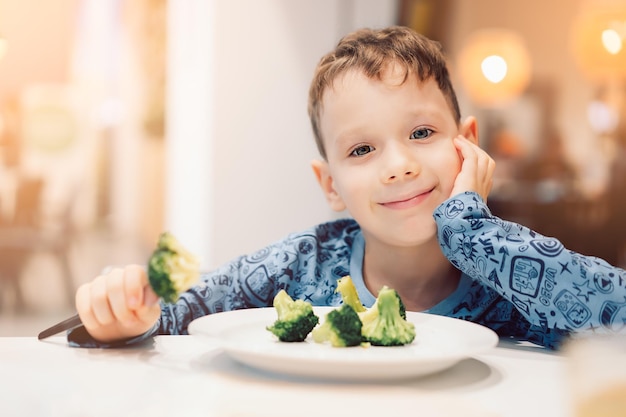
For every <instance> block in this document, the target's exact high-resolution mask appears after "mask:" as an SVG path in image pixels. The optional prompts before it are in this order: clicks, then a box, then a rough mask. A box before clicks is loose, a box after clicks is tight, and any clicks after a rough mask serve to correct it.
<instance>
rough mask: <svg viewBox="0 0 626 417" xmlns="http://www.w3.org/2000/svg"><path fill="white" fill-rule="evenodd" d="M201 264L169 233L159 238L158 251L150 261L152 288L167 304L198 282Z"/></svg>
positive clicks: (149, 269) (149, 278) (149, 274)
mask: <svg viewBox="0 0 626 417" xmlns="http://www.w3.org/2000/svg"><path fill="white" fill-rule="evenodd" d="M199 275H200V262H199V261H198V259H197V258H196V257H195V256H194V255H193V254H192V253H190V252H189V251H188V250H187V249H185V248H184V247H183V246H182V245H181V244H180V243H179V242H178V240H177V239H176V238H175V237H174V236H173V235H172V234H171V233H169V232H163V233H161V235H160V236H159V240H158V242H157V247H156V249H155V250H154V251H153V252H152V255H151V256H150V259H149V260H148V280H149V281H150V286H151V287H152V289H153V290H154V292H155V293H156V295H158V296H159V297H161V298H162V299H163V301H165V302H167V303H173V302H175V301H176V300H177V299H178V295H179V294H180V293H181V292H183V291H185V290H187V289H188V288H189V287H191V285H192V284H193V283H194V282H196V281H197V279H198V277H199Z"/></svg>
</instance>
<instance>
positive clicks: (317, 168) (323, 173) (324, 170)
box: [311, 159, 346, 211]
mask: <svg viewBox="0 0 626 417" xmlns="http://www.w3.org/2000/svg"><path fill="white" fill-rule="evenodd" d="M311 168H313V173H314V174H315V178H317V182H318V183H319V185H320V187H321V188H322V192H323V193H324V196H325V197H326V200H327V201H328V205H329V206H330V208H331V209H332V210H334V211H343V210H345V209H346V205H345V204H344V202H343V200H342V199H341V196H340V195H339V193H338V192H337V190H335V183H334V180H333V177H332V176H331V175H330V169H329V168H328V162H326V161H321V160H317V159H316V160H314V161H313V162H311Z"/></svg>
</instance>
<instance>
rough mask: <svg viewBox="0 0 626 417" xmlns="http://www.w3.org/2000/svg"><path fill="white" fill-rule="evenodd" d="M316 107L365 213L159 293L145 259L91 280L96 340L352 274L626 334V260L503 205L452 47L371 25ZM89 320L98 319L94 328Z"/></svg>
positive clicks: (320, 169) (326, 70)
mask: <svg viewBox="0 0 626 417" xmlns="http://www.w3.org/2000/svg"><path fill="white" fill-rule="evenodd" d="M309 115H310V118H311V122H312V127H313V132H314V134H315V138H316V141H317V145H318V148H319V151H320V154H321V156H322V159H321V160H319V161H315V162H313V171H314V173H315V175H316V177H317V179H318V181H319V184H320V186H321V188H322V190H323V192H324V194H325V196H326V198H327V200H328V203H329V204H330V206H331V208H332V209H334V210H337V211H342V210H344V209H346V210H347V211H348V212H349V213H350V215H351V216H352V217H353V218H352V219H345V220H338V221H333V222H329V223H325V224H321V225H318V226H316V227H313V228H311V229H309V230H306V231H303V232H301V233H294V234H292V235H290V236H288V237H286V238H285V239H284V240H282V241H280V242H277V243H276V244H274V245H271V246H269V247H267V248H265V249H262V250H260V251H259V252H257V253H254V254H251V255H244V256H241V257H239V258H237V259H235V260H233V261H232V262H231V263H229V264H227V265H224V266H222V267H221V268H218V269H217V270H215V271H213V272H211V273H208V274H205V275H203V277H202V280H201V283H199V284H198V285H196V286H195V287H193V288H191V289H190V290H189V291H187V292H185V293H184V294H182V295H181V298H180V299H179V300H178V302H176V304H174V305H165V304H159V303H158V302H157V298H156V296H155V295H154V293H153V292H152V291H151V290H150V288H149V285H148V283H147V277H146V273H145V271H144V270H143V268H141V267H139V266H128V267H126V268H124V269H116V270H113V271H112V272H111V273H109V274H108V275H103V276H100V277H97V278H96V279H95V280H94V281H93V282H91V283H88V284H85V285H83V286H81V287H80V288H79V289H78V291H77V294H76V305H77V309H78V312H79V314H80V316H81V319H82V321H83V323H84V328H79V329H77V330H75V331H73V332H72V333H70V335H69V340H70V342H71V343H73V344H78V345H82V346H94V345H110V344H119V343H132V342H133V341H136V340H141V339H144V338H147V337H150V336H152V335H155V334H180V333H185V332H186V330H187V326H188V324H189V323H190V322H191V321H192V320H193V319H195V318H197V317H200V316H203V315H206V314H211V313H216V312H220V311H224V310H233V309H241V308H252V307H263V306H271V304H272V300H273V297H274V295H275V294H276V292H277V291H278V290H280V289H285V290H286V291H287V292H288V293H289V294H290V295H291V296H292V297H293V298H299V299H305V300H308V301H310V302H311V303H313V304H314V305H338V304H339V303H340V296H339V294H336V293H335V292H334V289H335V285H336V281H337V279H339V278H341V277H343V276H345V275H348V274H350V275H351V276H352V279H353V281H354V282H355V285H356V286H357V289H358V291H359V296H360V297H361V301H362V302H363V304H365V305H366V306H370V305H372V304H373V302H374V300H375V295H376V294H377V293H378V290H379V289H380V288H381V287H382V286H383V285H387V286H389V287H391V288H394V289H396V290H397V291H398V292H399V294H400V295H401V297H402V299H403V301H404V303H405V305H406V307H407V309H408V310H413V311H426V312H430V313H434V314H441V315H446V316H450V317H458V318H462V319H466V320H471V321H474V322H477V323H480V324H483V325H485V326H488V327H490V328H492V329H494V330H495V331H496V332H498V333H499V334H500V335H501V336H503V337H515V338H521V339H525V340H530V341H532V342H535V343H538V344H541V345H543V346H546V347H550V348H556V347H558V346H559V343H560V342H561V341H562V339H563V338H564V337H565V336H566V335H568V334H570V333H572V332H580V333H582V332H598V333H609V332H615V331H622V330H623V328H624V322H625V320H624V319H625V317H626V307H625V304H626V271H623V270H621V269H618V268H615V267H612V266H610V265H608V264H607V263H606V262H604V261H601V260H599V259H596V258H590V257H585V256H582V255H579V254H576V253H572V252H569V251H567V250H566V249H564V248H563V246H562V245H561V244H560V243H559V242H558V241H557V240H555V239H552V238H546V237H543V236H541V235H539V234H536V233H534V232H533V231H531V230H528V229H527V228H524V227H522V226H519V225H516V224H512V223H509V222H505V221H503V220H500V219H498V218H495V217H493V216H491V214H490V213H489V210H488V208H487V206H486V205H485V203H484V201H485V200H486V198H487V195H488V193H489V190H490V188H491V180H492V173H493V170H494V162H493V160H492V159H491V158H490V157H489V156H488V155H487V154H486V153H485V152H483V151H482V150H481V149H480V148H479V147H478V146H477V143H478V133H477V124H476V120H475V119H474V118H471V117H470V118H468V119H466V120H465V121H463V122H461V117H460V111H459V106H458V103H457V100H456V96H455V93H454V89H453V87H452V85H451V82H450V79H449V74H448V70H447V67H446V62H445V58H444V56H443V55H442V53H441V50H440V47H439V45H438V44H436V43H434V42H431V41H430V40H428V39H426V38H424V37H422V36H421V35H418V34H416V33H415V32H413V31H411V30H410V29H408V28H403V27H391V28H387V29H383V30H377V31H375V30H361V31H357V32H355V33H352V34H350V35H348V36H346V37H345V38H343V39H342V40H341V41H340V42H339V44H338V46H337V48H336V49H335V50H334V51H333V52H331V53H329V54H328V55H326V56H325V57H323V58H322V60H321V61H320V63H319V65H318V67H317V70H316V73H315V75H314V78H313V82H312V84H311V89H310V94H309ZM85 330H86V331H85Z"/></svg>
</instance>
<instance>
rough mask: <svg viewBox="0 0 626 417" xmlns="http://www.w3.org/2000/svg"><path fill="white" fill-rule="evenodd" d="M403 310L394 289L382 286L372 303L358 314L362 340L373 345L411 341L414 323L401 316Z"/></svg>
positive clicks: (392, 344)
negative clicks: (361, 325) (361, 324)
mask: <svg viewBox="0 0 626 417" xmlns="http://www.w3.org/2000/svg"><path fill="white" fill-rule="evenodd" d="M403 310H404V305H403V303H402V300H401V299H400V296H399V295H398V293H397V292H396V290H394V289H391V288H388V287H386V286H385V287H383V288H382V289H381V290H380V292H379V293H378V297H377V298H376V302H375V303H374V305H373V306H372V307H371V308H369V309H368V310H367V311H366V312H364V313H361V314H360V315H359V316H360V319H361V321H362V322H363V328H362V329H361V333H362V335H363V339H364V341H366V342H370V343H371V344H372V345H375V346H401V345H407V344H409V343H411V342H413V340H414V339H415V325H414V324H413V323H411V322H409V321H406V319H405V318H403V317H402V314H403ZM404 313H405V312H404ZM405 314H406V313H405Z"/></svg>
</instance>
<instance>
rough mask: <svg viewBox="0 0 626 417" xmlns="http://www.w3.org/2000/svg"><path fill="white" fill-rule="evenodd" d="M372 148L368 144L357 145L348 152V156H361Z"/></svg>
mask: <svg viewBox="0 0 626 417" xmlns="http://www.w3.org/2000/svg"><path fill="white" fill-rule="evenodd" d="M373 150H374V148H373V147H372V146H370V145H361V146H357V147H356V148H354V149H353V150H352V152H350V156H363V155H366V154H368V153H370V152H372V151H373Z"/></svg>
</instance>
